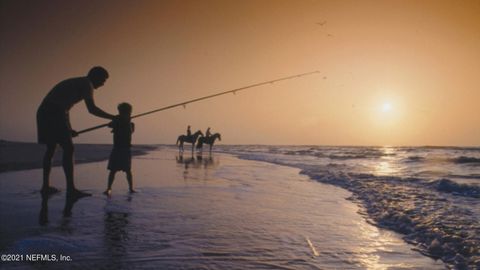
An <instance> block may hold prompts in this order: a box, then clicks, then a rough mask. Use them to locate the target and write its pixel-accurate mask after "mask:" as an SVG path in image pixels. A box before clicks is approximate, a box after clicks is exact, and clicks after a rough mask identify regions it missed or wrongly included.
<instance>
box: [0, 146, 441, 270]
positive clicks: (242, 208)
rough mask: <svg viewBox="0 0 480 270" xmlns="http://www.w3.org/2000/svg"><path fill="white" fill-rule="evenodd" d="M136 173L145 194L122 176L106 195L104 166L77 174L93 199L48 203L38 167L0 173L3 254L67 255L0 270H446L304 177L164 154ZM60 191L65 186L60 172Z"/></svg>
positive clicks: (340, 193) (146, 159) (341, 194)
mask: <svg viewBox="0 0 480 270" xmlns="http://www.w3.org/2000/svg"><path fill="white" fill-rule="evenodd" d="M133 168H134V185H135V188H136V189H138V190H139V192H138V193H135V194H129V193H128V192H127V183H126V180H125V176H124V174H122V173H118V175H117V177H116V180H115V183H114V184H113V192H112V196H111V197H107V196H105V195H103V194H102V192H103V190H104V189H105V187H106V178H107V170H106V162H105V161H102V162H94V163H86V164H80V165H78V166H76V184H77V186H78V188H80V189H83V190H87V191H89V192H91V193H93V196H92V197H87V198H83V199H80V200H78V201H77V202H74V203H71V202H68V201H66V199H65V194H64V192H61V193H60V194H57V195H54V196H52V197H51V198H50V199H48V200H42V198H41V196H40V194H39V193H38V188H39V182H40V177H41V170H39V169H33V170H24V171H17V172H7V173H2V174H0V177H1V179H0V220H1V221H2V222H1V225H0V239H1V240H0V251H1V253H2V254H19V255H24V256H26V255H27V254H43V255H47V254H48V255H56V258H60V255H62V256H69V258H70V259H71V261H51V262H46V261H44V262H43V263H39V262H36V263H31V262H25V261H23V262H17V263H13V262H9V263H5V262H2V268H5V269H65V268H72V269H367V268H368V269H388V268H391V269H444V265H443V264H442V263H440V262H435V261H433V260H432V259H430V258H428V257H425V256H422V255H421V254H419V253H417V252H414V251H412V250H411V246H409V245H407V244H406V243H405V242H404V241H403V240H402V239H401V238H400V236H398V235H396V234H395V233H392V232H390V231H386V230H382V229H379V228H377V227H374V226H372V225H370V224H368V223H366V222H365V220H364V218H363V217H361V216H360V215H359V214H358V211H359V208H358V206H357V205H355V204H354V203H352V202H350V201H348V200H346V198H348V197H349V196H351V193H349V192H348V191H345V190H343V189H341V188H338V187H334V186H330V185H325V184H322V183H318V182H316V181H313V180H311V179H309V178H308V177H307V176H304V175H300V174H299V170H298V169H293V168H289V167H283V166H278V165H273V164H268V163H263V162H255V161H247V160H240V159H237V158H235V157H233V156H230V155H227V154H217V153H215V154H214V155H213V156H208V155H205V154H204V155H203V156H201V157H197V156H195V157H192V156H190V155H187V154H185V155H184V156H183V157H181V156H178V153H177V151H175V150H173V149H172V148H165V147H162V148H160V149H159V150H157V151H152V152H150V153H149V154H148V155H145V156H137V157H135V158H134V159H133ZM52 184H53V185H54V186H56V187H59V188H61V189H64V185H65V181H64V179H63V173H62V171H61V168H59V167H56V168H54V169H53V170H52ZM63 258H65V257H63ZM24 259H25V257H24Z"/></svg>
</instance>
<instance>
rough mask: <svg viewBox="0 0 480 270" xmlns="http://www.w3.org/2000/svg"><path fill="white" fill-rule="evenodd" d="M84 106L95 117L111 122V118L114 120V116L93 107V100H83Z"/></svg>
mask: <svg viewBox="0 0 480 270" xmlns="http://www.w3.org/2000/svg"><path fill="white" fill-rule="evenodd" d="M85 105H86V106H87V109H88V112H89V113H91V114H93V115H95V116H98V117H101V118H106V119H110V120H113V118H115V116H114V115H112V114H109V113H107V112H105V111H103V110H102V109H100V108H98V107H97V106H96V105H95V102H94V101H93V98H86V99H85Z"/></svg>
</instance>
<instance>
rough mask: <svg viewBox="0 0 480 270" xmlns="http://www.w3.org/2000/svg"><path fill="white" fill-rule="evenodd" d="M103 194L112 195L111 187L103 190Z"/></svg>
mask: <svg viewBox="0 0 480 270" xmlns="http://www.w3.org/2000/svg"><path fill="white" fill-rule="evenodd" d="M103 194H105V195H107V196H109V197H110V196H111V195H112V190H111V189H107V190H105V191H104V192H103Z"/></svg>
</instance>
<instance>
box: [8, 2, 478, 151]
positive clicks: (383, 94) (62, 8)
mask: <svg viewBox="0 0 480 270" xmlns="http://www.w3.org/2000/svg"><path fill="white" fill-rule="evenodd" d="M0 3H1V6H0V19H1V21H0V59H1V60H0V91H1V99H0V114H1V115H0V116H1V118H0V138H1V139H8V140H21V141H35V140H36V122H35V113H36V110H37V107H38V105H39V104H40V102H41V100H42V99H43V97H44V96H45V95H46V94H47V92H48V91H49V90H50V89H51V88H52V87H53V86H54V85H55V84H56V83H58V82H59V81H61V80H63V79H66V78H69V77H77V76H83V75H85V74H86V72H87V71H88V70H89V68H90V67H92V66H94V65H101V66H104V67H105V68H107V69H108V70H109V72H110V78H109V80H108V81H107V83H106V85H105V86H104V87H102V88H99V89H98V90H96V91H95V100H96V103H97V105H98V106H99V107H101V108H103V109H104V110H106V111H108V112H110V113H116V106H117V104H118V103H120V102H123V101H128V102H130V103H131V104H132V105H133V109H134V114H136V113H141V112H145V111H149V110H153V109H156V108H159V107H163V106H167V105H171V104H175V103H178V102H182V101H185V100H189V99H192V98H196V97H200V96H204V95H208V94H212V93H215V92H219V91H225V90H229V89H232V88H237V87H241V86H245V85H249V84H252V83H256V82H262V81H266V80H271V79H275V78H278V77H284V76H289V75H292V74H296V73H303V72H309V71H313V70H319V71H320V74H319V75H314V76H309V77H304V78H300V79H295V80H289V81H285V82H281V83H278V84H273V85H267V86H262V87H258V88H254V89H251V90H248V91H246V92H241V93H238V94H237V95H226V96H222V97H218V98H215V99H211V100H206V101H202V102H199V103H195V104H191V105H189V106H187V108H186V109H183V108H176V109H172V110H169V111H164V112H160V113H158V114H152V115H150V116H146V117H142V118H138V119H135V123H136V127H137V130H136V133H135V134H134V136H133V140H134V143H174V142H175V140H176V137H177V136H178V135H179V134H182V133H184V132H185V130H186V126H187V125H189V124H190V125H191V126H192V130H196V129H202V130H203V131H205V129H206V128H207V127H208V126H210V127H211V128H212V131H213V132H220V133H221V134H222V137H223V141H222V143H226V144H321V145H460V146H467V145H473V146H479V145H480V104H479V102H480V1H478V0H477V1H297V0H291V1H279V0H272V1H261V0H258V1H228V0H225V1H202V0H196V1H118V0H115V1H63V0H60V1H17V0H11V1H5V0H0ZM71 118H72V124H73V126H74V128H75V129H77V130H81V129H84V128H88V127H91V126H94V125H98V124H102V123H104V122H105V121H104V120H103V119H100V118H96V117H95V116H92V115H90V114H88V112H87V110H86V108H85V105H84V103H83V102H82V103H79V104H77V105H76V106H75V107H74V109H73V110H72V111H71ZM76 141H77V142H91V143H95V142H106V143H108V142H111V141H112V136H111V133H110V132H109V130H108V129H106V128H104V129H100V130H96V131H93V132H90V133H87V134H85V135H82V136H80V137H79V138H77V139H76Z"/></svg>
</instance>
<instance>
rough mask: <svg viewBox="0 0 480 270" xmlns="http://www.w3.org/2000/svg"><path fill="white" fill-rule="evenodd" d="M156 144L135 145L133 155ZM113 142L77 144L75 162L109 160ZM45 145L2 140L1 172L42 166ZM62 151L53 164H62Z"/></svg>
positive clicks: (55, 157)
mask: <svg viewBox="0 0 480 270" xmlns="http://www.w3.org/2000/svg"><path fill="white" fill-rule="evenodd" d="M156 148H157V146H154V145H133V146H132V155H133V156H140V155H145V154H147V153H148V152H149V151H151V150H154V149H156ZM111 150H112V144H75V163H77V164H80V163H89V162H97V161H103V160H108V158H109V155H110V151H111ZM44 152H45V146H44V145H40V144H37V143H31V142H13V141H5V140H0V173H4V172H10V171H21V170H30V169H39V168H42V159H43V154H44ZM61 158H62V151H61V147H60V146H58V148H57V151H56V153H55V156H54V158H53V161H52V164H53V166H61V165H62V163H61Z"/></svg>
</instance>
